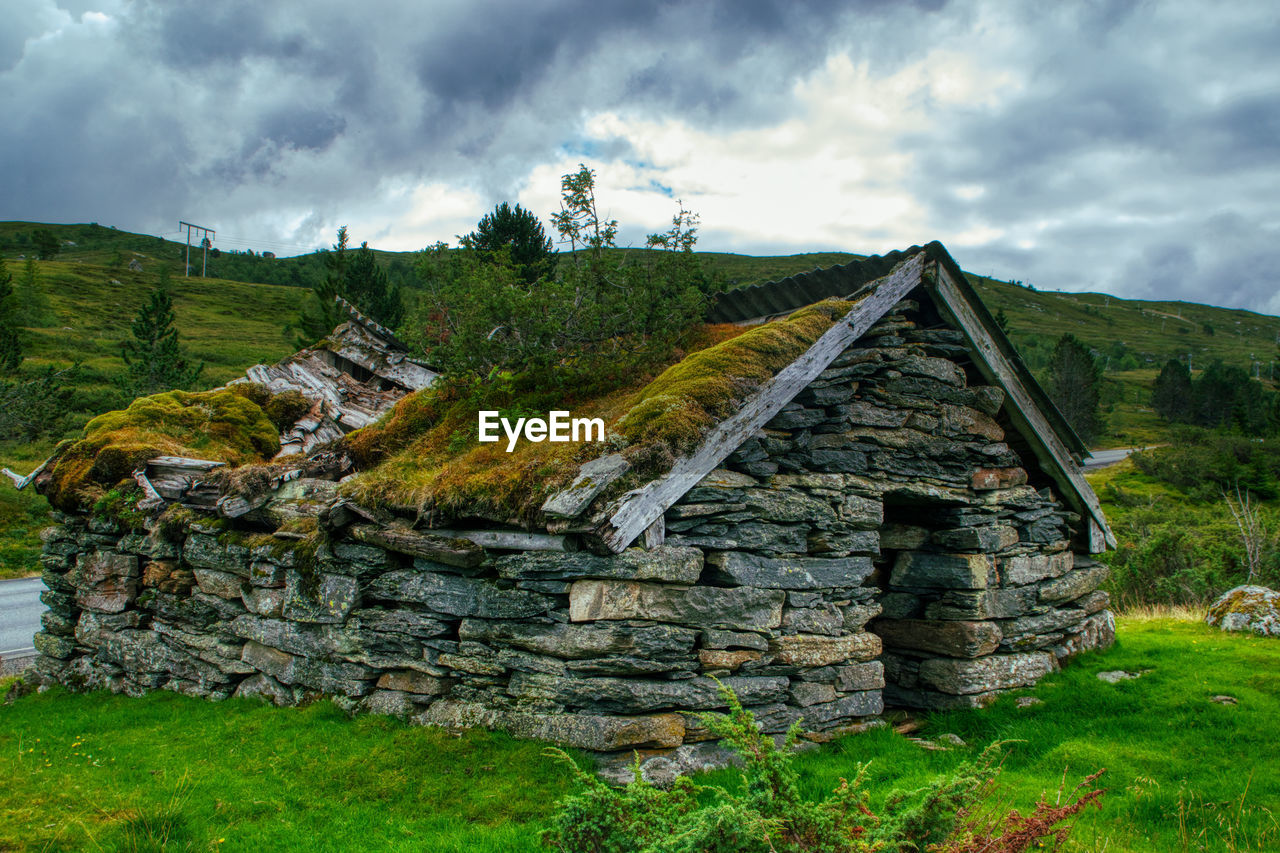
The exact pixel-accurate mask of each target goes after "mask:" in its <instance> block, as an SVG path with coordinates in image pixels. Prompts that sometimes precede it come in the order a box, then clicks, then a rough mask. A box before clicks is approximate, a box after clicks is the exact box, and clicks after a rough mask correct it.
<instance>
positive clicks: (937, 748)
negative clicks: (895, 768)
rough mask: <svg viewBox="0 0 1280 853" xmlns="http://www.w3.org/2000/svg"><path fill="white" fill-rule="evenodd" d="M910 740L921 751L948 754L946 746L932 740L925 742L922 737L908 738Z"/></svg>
mask: <svg viewBox="0 0 1280 853" xmlns="http://www.w3.org/2000/svg"><path fill="white" fill-rule="evenodd" d="M908 740H910V741H911V742H912V743H914V744H915V745H916V746H918V747H920V748H921V749H927V750H928V751H929V752H946V751H947V748H946V747H945V746H942V745H940V744H938V743H936V742H934V741H931V740H925V739H924V738H922V737H913V738H908Z"/></svg>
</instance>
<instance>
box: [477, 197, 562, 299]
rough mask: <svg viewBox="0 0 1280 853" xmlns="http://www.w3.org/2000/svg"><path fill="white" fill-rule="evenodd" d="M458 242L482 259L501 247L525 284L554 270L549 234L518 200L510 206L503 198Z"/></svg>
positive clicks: (492, 257)
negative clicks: (474, 251) (473, 229)
mask: <svg viewBox="0 0 1280 853" xmlns="http://www.w3.org/2000/svg"><path fill="white" fill-rule="evenodd" d="M460 242H461V245H462V246H463V247H465V248H468V249H474V250H476V251H477V252H479V253H480V257H481V259H482V260H484V261H486V262H492V261H493V260H494V255H495V253H497V252H498V251H500V250H501V249H504V248H505V249H506V250H507V252H508V253H509V257H508V258H507V260H508V261H509V262H510V263H511V264H512V265H513V266H514V267H515V268H516V269H517V270H518V271H519V273H520V277H521V278H523V279H524V280H525V282H526V283H528V284H533V283H534V282H536V281H537V280H538V279H540V278H545V277H548V276H550V275H551V274H552V273H553V272H554V271H555V263H556V252H555V248H554V246H553V244H552V242H551V238H549V237H548V236H547V233H546V231H544V230H543V228H542V223H541V222H540V221H539V220H538V217H536V216H534V215H533V213H531V212H530V211H528V210H525V209H524V208H523V207H521V206H520V205H518V204H517V205H516V206H515V207H512V206H511V205H509V204H507V203H506V202H505V201H504V202H503V203H502V204H500V205H498V206H497V207H495V208H494V209H493V212H492V213H489V214H486V215H485V217H484V218H483V219H481V220H480V222H479V223H477V224H476V230H475V231H472V232H471V233H470V234H468V235H466V236H465V237H462V238H461V240H460Z"/></svg>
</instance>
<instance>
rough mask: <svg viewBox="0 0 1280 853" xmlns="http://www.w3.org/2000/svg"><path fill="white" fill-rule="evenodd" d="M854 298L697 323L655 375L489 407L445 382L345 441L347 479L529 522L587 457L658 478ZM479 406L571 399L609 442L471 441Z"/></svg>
mask: <svg viewBox="0 0 1280 853" xmlns="http://www.w3.org/2000/svg"><path fill="white" fill-rule="evenodd" d="M852 306H853V303H851V302H847V301H841V300H827V301H824V302H821V303H818V304H816V305H812V306H810V307H808V308H803V309H801V310H800V311H797V312H795V313H794V314H792V315H791V316H790V317H787V318H785V319H783V320H777V321H774V322H772V323H768V324H765V325H761V326H756V327H753V328H750V329H745V330H744V329H742V328H741V327H735V326H727V325H726V326H714V327H703V328H702V329H701V330H700V340H698V341H697V342H696V343H695V344H693V345H691V346H690V347H689V350H690V351H691V352H690V354H688V355H686V356H685V357H684V358H683V359H680V360H678V361H677V362H676V363H674V364H671V365H670V366H668V367H667V368H666V370H665V371H663V372H662V373H661V374H660V375H659V376H658V377H657V378H655V379H652V380H651V381H650V380H649V377H647V376H642V377H637V378H636V379H635V380H633V381H631V382H629V383H627V382H624V383H621V387H616V386H615V388H613V389H612V390H609V391H607V392H604V393H595V394H577V395H575V394H574V393H572V392H567V391H565V390H564V389H551V390H545V389H541V390H539V389H523V390H522V391H521V390H516V391H513V392H512V393H511V394H509V395H508V396H507V397H506V398H505V399H502V400H498V401H497V402H495V401H494V399H493V398H490V399H489V400H488V401H487V402H486V403H485V404H484V405H477V404H476V402H475V400H474V399H468V398H464V397H463V396H462V395H461V394H460V392H459V391H458V390H457V389H455V388H450V387H448V386H442V387H433V388H428V389H424V390H423V391H420V392H418V393H416V394H414V395H411V396H409V397H406V398H405V399H403V400H401V401H400V402H399V403H398V404H397V405H396V407H395V409H394V410H393V411H392V412H390V413H389V414H388V415H387V416H386V417H384V418H383V419H382V420H381V421H380V422H379V423H377V424H374V425H372V426H370V427H366V428H365V429H363V430H360V431H358V432H355V433H352V434H351V435H350V436H348V437H347V439H346V440H345V444H346V446H347V447H348V448H349V449H350V450H351V451H352V453H353V454H354V455H355V457H356V458H357V460H358V462H359V463H360V464H361V466H362V467H367V470H365V471H364V473H362V474H361V475H360V476H358V477H356V478H355V479H353V480H352V481H350V482H349V483H347V484H345V485H344V486H343V491H344V493H345V494H347V495H348V496H350V497H352V498H353V499H355V500H357V501H361V502H367V503H370V504H375V505H380V506H384V507H388V508H393V509H398V510H400V511H404V510H406V509H409V510H411V511H416V512H417V513H418V514H419V515H425V516H429V517H436V518H442V519H447V518H454V519H458V518H467V517H478V518H486V519H492V520H495V521H500V522H508V523H520V524H527V525H532V524H536V523H537V522H538V520H539V513H540V507H541V506H542V503H543V502H544V501H545V499H546V498H547V496H548V495H550V494H552V493H554V492H555V491H557V490H559V489H561V488H563V487H564V486H565V485H567V484H568V483H569V482H571V481H572V480H573V478H574V476H575V475H576V474H577V470H578V468H579V466H580V465H581V463H582V462H585V461H587V460H588V459H591V458H594V457H597V456H600V455H603V454H605V453H608V452H616V451H621V452H622V453H623V455H624V456H625V457H627V458H628V460H629V461H630V462H631V464H632V472H631V474H630V475H629V476H628V477H627V478H626V479H625V480H624V481H621V482H619V483H616V484H615V486H614V490H615V491H616V490H618V489H624V488H628V487H631V486H634V485H637V484H638V483H640V482H643V481H645V480H647V479H650V478H652V477H653V476H657V475H658V474H660V473H661V472H662V471H664V470H665V469H666V468H668V467H669V466H670V465H671V463H672V462H673V461H674V460H675V458H677V457H678V456H680V455H681V454H684V453H687V452H689V451H690V450H692V449H693V448H694V447H696V446H697V444H698V442H699V441H700V440H701V438H702V437H703V436H704V435H706V433H707V431H708V430H710V429H711V427H712V426H714V425H715V424H716V423H718V422H719V421H721V420H723V419H724V418H725V417H727V416H728V415H730V414H731V413H732V412H734V411H735V410H736V409H737V407H738V405H739V404H740V403H741V402H742V401H743V400H745V399H746V398H747V397H748V396H749V395H750V394H751V393H752V391H754V390H755V389H756V388H758V387H759V386H760V385H761V384H763V383H764V382H765V381H767V380H768V379H770V378H772V377H773V376H774V375H775V374H776V373H777V372H778V371H779V370H781V369H782V368H783V367H785V366H786V365H788V364H790V363H791V362H792V361H794V360H795V359H796V358H798V357H799V356H800V355H801V354H803V353H804V352H805V350H807V349H808V348H809V347H810V346H812V345H813V343H814V342H815V341H817V339H818V338H819V337H821V336H822V334H823V333H824V332H826V331H827V330H828V329H829V328H831V326H832V325H833V324H834V323H835V322H836V321H837V320H839V319H840V318H841V317H843V316H845V314H847V313H848V312H849V310H850V308H852ZM480 408H498V409H503V408H505V409H508V410H513V411H512V413H511V414H507V412H504V414H506V415H507V416H509V417H514V416H519V415H534V414H536V415H543V416H545V413H546V412H547V411H549V410H550V409H569V410H570V411H571V412H572V414H573V417H575V418H577V417H587V418H591V417H600V418H602V419H603V420H604V421H605V424H606V427H607V435H608V439H609V440H608V442H607V446H603V447H602V446H601V445H600V444H591V443H583V442H578V443H573V442H566V443H557V444H551V443H549V442H540V443H532V442H528V441H525V440H523V439H522V440H521V441H520V442H519V443H518V444H517V446H516V448H515V450H514V451H513V452H511V453H507V452H506V441H505V440H503V441H502V442H499V443H497V444H479V443H478V442H477V441H476V440H475V434H476V423H477V412H478V410H479V409H480Z"/></svg>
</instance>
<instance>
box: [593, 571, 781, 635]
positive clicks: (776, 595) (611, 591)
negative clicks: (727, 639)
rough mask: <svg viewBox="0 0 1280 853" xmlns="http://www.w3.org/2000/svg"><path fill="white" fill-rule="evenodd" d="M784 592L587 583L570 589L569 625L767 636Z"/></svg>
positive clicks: (778, 621) (778, 615) (776, 622)
mask: <svg viewBox="0 0 1280 853" xmlns="http://www.w3.org/2000/svg"><path fill="white" fill-rule="evenodd" d="M785 599H786V593H784V592H783V591H782V590H773V589H752V588H748V587H736V588H722V587H704V586H694V587H687V586H667V585H660V584H651V583H639V582H636V581H609V580H583V581H576V582H574V584H573V586H572V587H570V589H569V619H570V620H571V621H573V622H592V621H596V620H601V619H649V620H653V621H655V622H676V623H679V624H685V625H694V626H698V627H706V628H727V629H729V630H745V631H766V630H768V629H770V628H776V627H778V626H779V625H781V624H782V603H783V601H784V600H785Z"/></svg>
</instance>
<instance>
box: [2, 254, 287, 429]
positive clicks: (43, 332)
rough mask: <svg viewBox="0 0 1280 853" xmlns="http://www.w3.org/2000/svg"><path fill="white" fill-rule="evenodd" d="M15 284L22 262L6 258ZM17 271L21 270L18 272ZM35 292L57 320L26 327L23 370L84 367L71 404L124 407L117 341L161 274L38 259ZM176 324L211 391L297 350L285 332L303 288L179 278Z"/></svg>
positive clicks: (86, 410) (91, 409)
mask: <svg viewBox="0 0 1280 853" xmlns="http://www.w3.org/2000/svg"><path fill="white" fill-rule="evenodd" d="M8 263H9V266H10V272H12V273H13V274H14V278H15V280H16V279H17V278H19V276H20V275H21V274H22V267H21V262H20V261H19V262H16V263H15V262H14V261H8ZM15 267H16V269H15ZM37 269H38V278H37V282H38V287H39V288H40V290H41V291H42V292H43V293H44V295H45V296H46V297H47V298H48V300H49V303H50V305H51V307H52V316H51V317H49V318H48V320H47V321H46V323H45V324H43V325H42V326H41V327H36V328H27V329H25V330H24V332H23V334H22V341H23V345H24V348H25V351H26V356H27V359H26V361H25V362H24V363H23V371H24V372H30V371H33V370H38V369H40V368H42V367H44V366H46V365H53V366H56V367H66V366H69V365H71V364H72V363H75V362H79V363H80V365H81V368H82V377H81V379H80V380H79V381H77V382H76V383H75V384H76V386H77V387H78V388H79V389H80V390H81V391H82V394H81V395H79V396H78V397H77V400H76V402H75V403H74V404H73V405H74V406H75V408H76V409H77V411H78V412H80V413H81V414H82V415H83V416H85V417H87V416H89V415H91V414H96V413H98V412H101V411H104V410H105V409H107V408H110V407H112V406H114V405H119V404H120V402H123V401H122V400H120V399H119V398H118V397H114V396H112V395H113V393H114V386H113V385H112V378H113V377H114V376H116V375H117V374H119V373H120V372H121V371H123V369H124V366H125V365H124V361H123V359H122V357H121V355H120V343H121V341H123V340H125V339H127V338H128V337H129V335H130V331H129V329H130V324H131V323H132V322H133V319H134V317H135V316H136V315H137V313H138V309H139V308H140V307H141V306H142V305H143V304H144V303H145V302H146V300H147V298H148V294H149V293H150V291H151V289H152V288H153V287H154V286H155V284H156V281H157V278H158V276H157V274H156V273H154V272H152V271H151V270H150V269H148V268H147V267H145V266H144V271H143V272H141V273H136V272H133V271H131V270H128V269H125V270H123V271H121V270H113V269H111V268H109V267H105V266H102V265H100V264H95V263H91V262H85V261H71V260H65V261H64V260H54V261H39V262H37ZM171 290H172V293H173V301H174V313H175V315H176V317H177V321H176V325H177V328H178V329H179V332H180V335H181V341H182V343H183V344H184V345H185V346H186V348H187V350H188V351H189V352H190V354H191V356H192V357H193V358H194V359H195V360H197V361H202V362H204V364H205V372H204V375H203V382H204V384H205V385H207V386H209V387H212V386H215V385H220V384H222V383H224V382H227V381H228V380H230V379H233V378H235V377H236V376H239V375H241V374H243V372H244V369H245V368H246V367H248V366H250V365H252V364H256V363H258V362H274V361H277V360H279V359H280V358H282V357H284V356H285V355H288V354H289V353H290V352H293V351H294V350H295V349H296V346H295V344H294V342H293V341H292V340H291V339H289V338H287V337H286V336H285V334H284V332H283V327H284V324H285V322H287V321H288V320H290V319H291V318H292V317H293V316H294V315H295V314H296V313H297V312H298V306H299V305H300V303H301V300H302V297H303V296H304V295H305V291H303V290H301V289H299V288H294V287H280V286H276V285H263V284H245V283H243V282H236V281H225V280H222V279H215V278H174V279H172V285H171Z"/></svg>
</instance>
